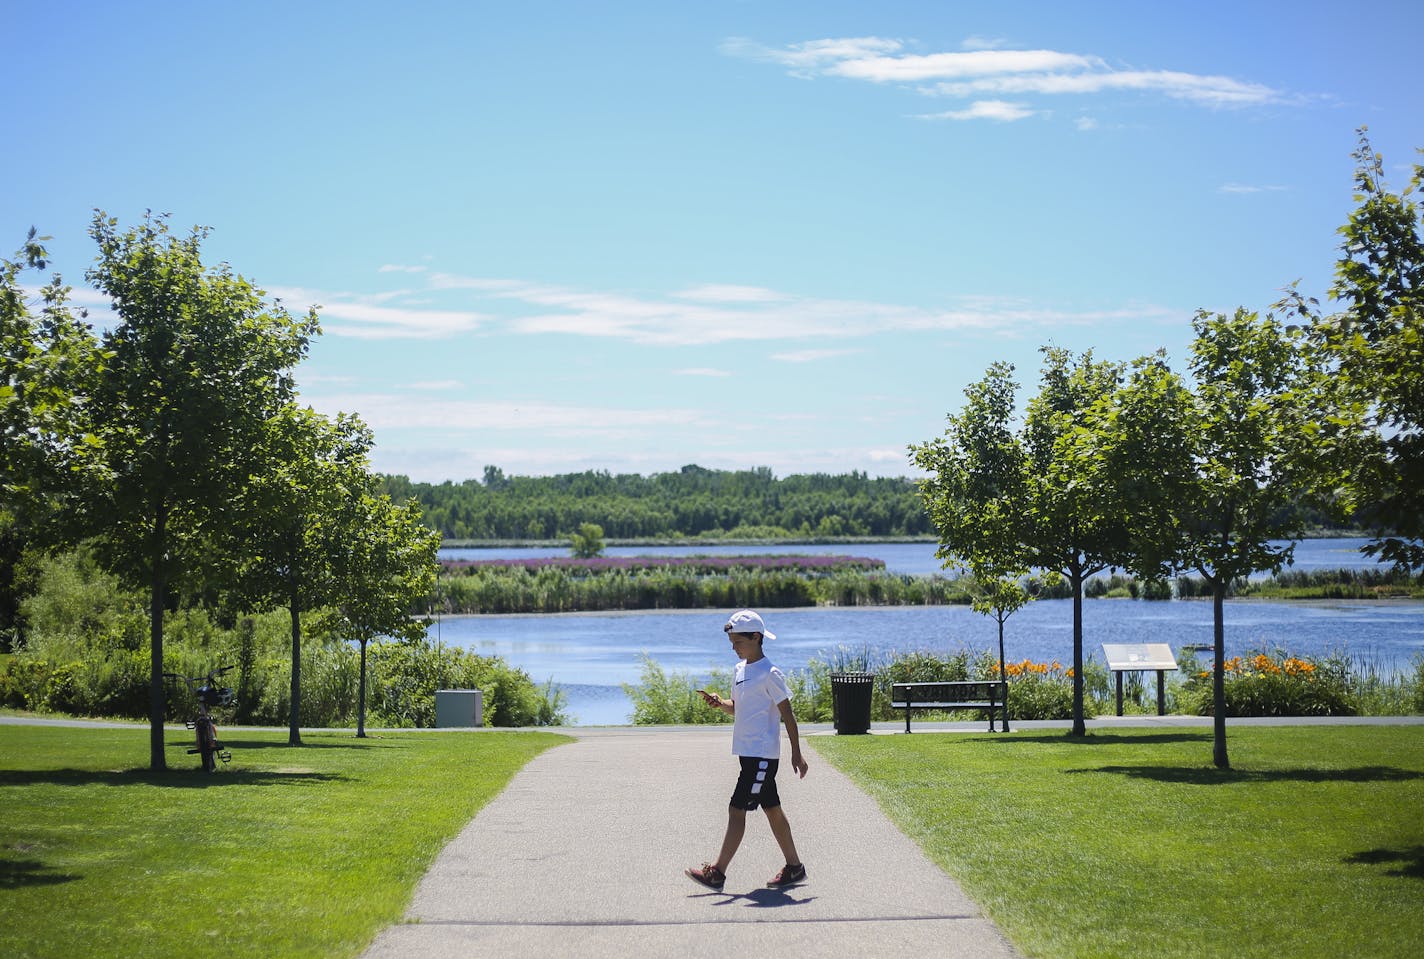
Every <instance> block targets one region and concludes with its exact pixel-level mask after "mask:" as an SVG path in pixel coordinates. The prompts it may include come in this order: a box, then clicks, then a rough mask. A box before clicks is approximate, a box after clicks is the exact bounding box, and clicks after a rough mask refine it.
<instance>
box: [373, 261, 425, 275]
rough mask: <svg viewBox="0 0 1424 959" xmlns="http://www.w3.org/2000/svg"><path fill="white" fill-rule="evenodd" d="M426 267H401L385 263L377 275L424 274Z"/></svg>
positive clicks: (396, 264)
mask: <svg viewBox="0 0 1424 959" xmlns="http://www.w3.org/2000/svg"><path fill="white" fill-rule="evenodd" d="M426 269H427V268H426V267H423V266H402V265H400V264H398V263H386V264H383V265H382V266H381V268H380V269H379V270H377V271H376V272H377V273H424V272H425V271H426Z"/></svg>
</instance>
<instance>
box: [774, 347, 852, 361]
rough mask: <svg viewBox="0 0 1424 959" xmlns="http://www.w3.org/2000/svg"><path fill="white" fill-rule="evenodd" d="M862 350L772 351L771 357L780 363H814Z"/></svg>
mask: <svg viewBox="0 0 1424 959" xmlns="http://www.w3.org/2000/svg"><path fill="white" fill-rule="evenodd" d="M862 352H864V351H863V350H792V351H791V352H789V353H773V354H772V355H771V358H772V359H773V360H779V361H781V362H782V363H815V362H816V361H817V360H829V359H833V358H835V357H837V356H851V355H853V354H855V353H862Z"/></svg>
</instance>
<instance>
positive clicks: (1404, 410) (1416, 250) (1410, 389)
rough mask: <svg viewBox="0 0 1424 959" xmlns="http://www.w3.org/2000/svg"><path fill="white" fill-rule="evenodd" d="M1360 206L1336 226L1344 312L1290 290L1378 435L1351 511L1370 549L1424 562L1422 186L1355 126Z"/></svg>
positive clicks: (1417, 564)
mask: <svg viewBox="0 0 1424 959" xmlns="http://www.w3.org/2000/svg"><path fill="white" fill-rule="evenodd" d="M1354 158H1355V161H1356V164H1357V166H1356V170H1355V201H1356V203H1358V204H1359V205H1358V207H1357V208H1356V209H1355V211H1354V212H1353V213H1351V214H1350V219H1349V222H1348V223H1346V224H1345V225H1344V226H1343V227H1341V228H1340V234H1341V235H1342V236H1343V237H1344V241H1343V243H1342V244H1341V250H1342V256H1341V258H1340V260H1339V262H1338V264H1337V266H1336V269H1335V283H1334V285H1333V286H1332V287H1331V289H1330V295H1331V297H1332V298H1333V299H1335V300H1336V301H1338V302H1339V303H1340V304H1341V306H1342V309H1341V310H1340V312H1338V313H1335V314H1332V315H1328V316H1315V315H1314V314H1315V313H1316V312H1317V311H1316V310H1315V309H1313V305H1312V304H1307V303H1305V302H1303V301H1302V300H1301V299H1300V298H1299V297H1296V298H1295V301H1294V302H1295V305H1296V307H1297V308H1298V309H1300V311H1301V312H1303V313H1305V314H1306V316H1307V318H1311V319H1313V320H1314V322H1313V323H1312V325H1311V333H1312V339H1313V340H1314V342H1315V343H1316V345H1317V346H1318V347H1319V348H1321V349H1322V351H1323V352H1324V353H1325V355H1326V357H1327V358H1328V359H1329V360H1331V361H1333V362H1334V363H1335V364H1336V368H1337V370H1338V373H1339V378H1338V382H1339V385H1341V386H1342V387H1343V388H1344V389H1345V390H1346V391H1348V395H1349V398H1350V399H1351V400H1352V401H1354V402H1356V403H1360V404H1364V405H1366V406H1367V407H1368V410H1369V425H1370V427H1371V435H1372V438H1373V440H1374V443H1373V448H1372V449H1371V450H1369V451H1368V455H1361V456H1359V458H1358V460H1357V462H1358V463H1359V464H1360V466H1361V468H1360V469H1359V470H1357V471H1356V474H1355V476H1354V477H1353V480H1354V482H1353V483H1352V488H1353V489H1352V492H1353V498H1354V500H1355V501H1356V502H1357V503H1358V505H1359V510H1358V512H1357V517H1358V518H1360V519H1363V520H1364V521H1365V522H1367V523H1368V524H1369V526H1370V527H1371V528H1372V530H1373V533H1374V537H1375V538H1374V542H1373V543H1372V544H1371V545H1370V546H1369V547H1368V548H1367V550H1366V551H1367V552H1369V553H1371V554H1372V555H1377V556H1379V557H1380V558H1381V559H1382V560H1386V561H1388V562H1391V563H1394V564H1396V565H1397V566H1400V567H1403V568H1408V569H1419V568H1421V567H1424V213H1421V208H1420V206H1419V204H1418V203H1416V202H1415V200H1414V199H1413V198H1412V197H1411V194H1412V193H1413V192H1414V191H1415V190H1418V189H1419V188H1420V187H1421V186H1424V166H1420V165H1418V164H1416V165H1415V166H1414V171H1413V175H1412V176H1411V177H1410V179H1409V183H1408V186H1407V187H1406V188H1405V189H1404V190H1403V191H1402V192H1400V193H1394V192H1392V191H1391V190H1390V189H1389V186H1388V184H1387V183H1386V182H1385V176H1384V164H1383V161H1382V159H1381V158H1380V155H1379V154H1377V153H1375V152H1374V151H1373V150H1372V149H1371V147H1370V142H1369V139H1368V137H1367V135H1366V131H1365V130H1363V129H1361V130H1360V140H1359V147H1358V148H1357V149H1356V151H1355V153H1354Z"/></svg>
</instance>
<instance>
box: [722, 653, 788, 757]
mask: <svg viewBox="0 0 1424 959" xmlns="http://www.w3.org/2000/svg"><path fill="white" fill-rule="evenodd" d="M790 698H791V691H790V690H789V689H787V687H786V677H785V676H783V675H782V674H781V670H779V669H777V668H776V667H775V666H773V665H772V664H771V660H769V659H767V658H765V657H762V658H761V659H758V660H757V661H756V662H754V663H749V662H747V661H746V660H742V661H741V662H739V663H737V670H736V674H735V676H734V678H733V684H732V702H733V703H735V704H736V707H737V711H736V713H735V714H734V715H733V717H732V752H733V753H734V754H735V755H738V756H755V757H757V758H758V759H779V758H780V757H781V710H780V708H779V707H780V705H781V704H782V703H784V702H786V700H788V699H790Z"/></svg>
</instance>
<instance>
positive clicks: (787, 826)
mask: <svg viewBox="0 0 1424 959" xmlns="http://www.w3.org/2000/svg"><path fill="white" fill-rule="evenodd" d="M765 811H766V821H767V822H768V823H769V824H770V825H771V834H772V835H773V836H775V837H776V844H777V845H778V846H780V847H781V854H782V855H783V856H785V857H786V864H787V865H788V866H799V865H801V857H800V856H798V855H797V854H796V843H795V841H794V840H793V839H792V838H791V823H790V822H788V821H787V819H786V813H784V812H782V811H781V807H780V806H767V807H765Z"/></svg>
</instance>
